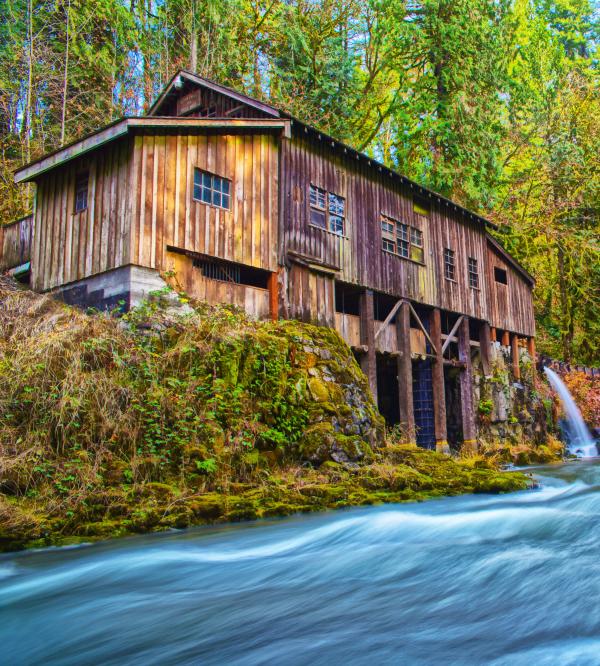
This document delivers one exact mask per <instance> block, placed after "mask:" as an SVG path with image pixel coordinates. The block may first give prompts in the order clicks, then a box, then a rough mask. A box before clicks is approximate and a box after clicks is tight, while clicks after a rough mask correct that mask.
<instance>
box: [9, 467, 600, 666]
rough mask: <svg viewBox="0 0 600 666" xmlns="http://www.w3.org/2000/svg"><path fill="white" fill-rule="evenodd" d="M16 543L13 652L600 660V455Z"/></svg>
mask: <svg viewBox="0 0 600 666" xmlns="http://www.w3.org/2000/svg"><path fill="white" fill-rule="evenodd" d="M536 474H538V475H539V478H540V481H541V487H540V489H538V490H532V491H526V492H522V493H516V494H512V495H503V496H483V495H480V496H466V497H455V498H448V499H442V500H436V501H431V502H426V503H423V504H405V505H389V506H382V507H368V508H361V509H353V510H349V511H342V512H328V513H324V514H319V515H312V516H303V517H292V518H289V519H284V520H275V521H263V522H257V523H248V524H240V525H236V526H231V525H228V526H223V527H220V528H201V529H196V530H190V531H187V532H181V533H170V534H162V535H152V536H145V537H135V538H132V539H125V540H117V541H113V542H110V543H103V544H95V545H92V546H86V547H79V548H76V549H64V548H63V549H54V550H46V551H38V552H34V553H24V554H16V555H15V554H13V555H5V556H1V557H0V663H2V664H6V665H11V666H13V665H19V664H44V665H50V664H61V665H71V664H72V665H77V666H82V665H84V664H102V665H107V664H140V665H141V664H143V665H144V666H147V665H151V664H160V665H161V666H164V665H168V664H219V665H222V664H269V665H280V664H285V665H288V664H292V665H293V664H311V665H312V664H327V665H328V666H331V665H334V664H369V666H375V665H376V664H377V665H379V664H401V665H403V664H432V665H436V666H440V665H442V666H446V665H449V664H460V665H461V666H462V665H470V664H493V665H500V664H502V665H507V666H519V665H520V664H524V665H526V666H531V664H535V666H544V665H551V666H557V665H559V666H564V665H568V664H572V665H573V666H587V665H591V664H594V665H596V664H600V612H599V610H600V559H599V553H600V548H599V547H600V463H599V462H598V461H594V462H574V463H570V464H567V465H562V466H558V467H545V468H538V469H537V470H536Z"/></svg>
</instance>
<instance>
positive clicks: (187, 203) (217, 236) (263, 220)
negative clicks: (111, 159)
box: [131, 134, 278, 271]
mask: <svg viewBox="0 0 600 666" xmlns="http://www.w3.org/2000/svg"><path fill="white" fill-rule="evenodd" d="M194 167H198V168H200V169H204V170H206V171H209V172H211V173H214V174H216V175H219V176H222V177H224V178H228V179H229V180H231V182H232V183H231V208H230V210H224V209H222V208H217V207H215V206H210V205H208V204H205V203H202V202H201V201H196V200H194V197H193V185H194ZM132 171H133V173H134V180H135V182H136V189H135V190H134V191H133V192H132V195H131V199H132V201H131V205H132V211H133V212H132V244H131V261H132V263H134V264H139V265H141V266H147V267H149V268H156V269H158V270H165V269H167V268H168V261H167V246H171V247H174V248H179V249H182V250H187V251H191V252H196V253H199V254H205V255H210V256H213V257H218V258H220V259H224V260H227V261H233V262H236V263H240V264H246V265H248V266H254V267H257V268H264V269H267V270H271V271H275V270H277V242H278V239H277V230H278V229H277V215H278V205H277V199H278V149H277V139H276V138H275V137H273V136H270V135H266V134H250V135H248V134H247V135H222V134H219V135H217V134H213V135H207V134H204V135H203V134H196V135H192V134H190V135H181V134H180V135H159V134H156V135H140V136H136V137H135V144H134V148H133V157H132Z"/></svg>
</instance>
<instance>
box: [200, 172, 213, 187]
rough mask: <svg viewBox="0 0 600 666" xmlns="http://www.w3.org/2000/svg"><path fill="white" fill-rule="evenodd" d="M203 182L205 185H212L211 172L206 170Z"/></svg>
mask: <svg viewBox="0 0 600 666" xmlns="http://www.w3.org/2000/svg"><path fill="white" fill-rule="evenodd" d="M202 184H203V185H204V187H211V185H212V178H211V175H210V174H209V173H206V172H204V173H203V174H202Z"/></svg>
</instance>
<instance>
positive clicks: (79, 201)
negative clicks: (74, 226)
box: [74, 171, 90, 213]
mask: <svg viewBox="0 0 600 666" xmlns="http://www.w3.org/2000/svg"><path fill="white" fill-rule="evenodd" d="M89 182H90V172H89V171H82V172H81V173H78V174H77V176H76V178H75V208H74V212H75V213H80V212H81V211H82V210H85V209H86V208H87V207H88V186H89Z"/></svg>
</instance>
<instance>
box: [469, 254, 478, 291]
mask: <svg viewBox="0 0 600 666" xmlns="http://www.w3.org/2000/svg"><path fill="white" fill-rule="evenodd" d="M468 269H469V287H473V289H479V271H478V269H477V259H474V258H473V257H469V262H468Z"/></svg>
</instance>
